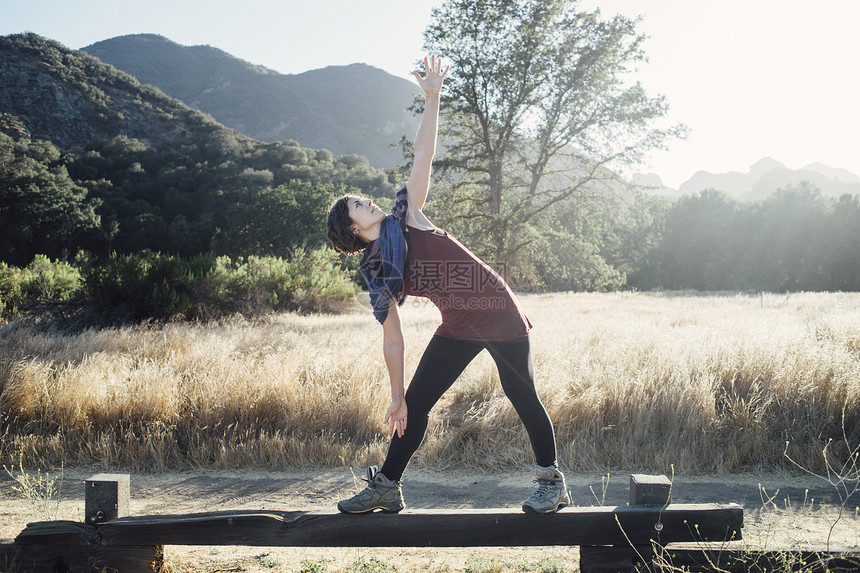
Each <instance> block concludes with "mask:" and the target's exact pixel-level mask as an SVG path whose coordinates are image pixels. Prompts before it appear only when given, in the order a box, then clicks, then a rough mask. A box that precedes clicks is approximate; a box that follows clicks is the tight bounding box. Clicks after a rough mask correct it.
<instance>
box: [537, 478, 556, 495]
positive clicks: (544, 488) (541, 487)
mask: <svg viewBox="0 0 860 573" xmlns="http://www.w3.org/2000/svg"><path fill="white" fill-rule="evenodd" d="M534 481H535V483H536V484H538V489H537V491H536V492H535V496H537V497H543V496H545V495H546V494H547V493H548V490H549V488H550V486H553V485H555V483H556V482H555V481H554V480H551V479H536V480H534Z"/></svg>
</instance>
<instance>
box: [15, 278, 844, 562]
mask: <svg viewBox="0 0 860 573" xmlns="http://www.w3.org/2000/svg"><path fill="white" fill-rule="evenodd" d="M521 300H522V303H523V306H524V308H525V309H526V312H527V313H528V315H529V316H530V318H531V320H532V322H533V323H534V324H535V329H534V330H533V334H532V337H533V349H534V360H535V367H536V371H537V379H538V384H539V392H540V394H541V395H542V397H543V400H544V402H545V404H546V406H547V409H548V410H549V412H550V415H551V417H552V418H553V420H554V423H555V426H556V433H557V436H558V443H559V458H560V462H561V464H562V466H563V468H564V469H565V470H566V471H567V472H568V477H569V482H568V483H569V486H570V487H571V489H572V493H573V494H574V500H575V503H576V504H577V505H595V504H599V503H601V502H603V501H605V502H606V503H608V504H616V503H624V499H625V495H626V492H625V486H626V475H627V473H629V472H654V473H665V474H667V475H669V474H672V475H673V476H674V477H673V479H674V480H675V484H676V485H675V487H676V488H677V489H675V490H674V493H673V499H675V500H676V501H686V502H692V501H701V502H708V501H737V502H740V503H742V504H743V505H744V507H745V512H746V520H745V521H746V525H745V533H744V536H745V539H747V540H750V542H751V543H752V544H753V546H755V544H757V543H759V544H763V545H766V544H769V543H773V542H777V543H788V544H790V545H792V544H794V545H797V544H801V545H802V544H819V545H820V544H823V543H824V542H825V541H827V540H828V538H830V537H832V541H833V542H834V543H837V544H841V545H855V546H856V545H857V543H858V538H857V532H858V519H860V518H858V509H857V507H856V506H857V498H856V495H854V496H853V497H852V498H851V499H850V500H849V501H848V503H842V500H841V499H840V497H839V495H838V492H836V491H835V489H834V488H833V487H832V486H830V485H829V484H827V483H826V482H824V481H823V480H820V479H818V478H813V477H811V476H809V475H807V474H805V473H804V472H803V471H801V470H800V469H799V468H798V467H797V466H795V465H794V463H793V462H792V461H790V460H789V459H788V458H787V457H786V455H785V454H786V452H787V453H788V455H789V456H790V457H791V459H792V460H794V461H795V462H797V463H798V464H800V465H802V466H803V467H805V468H808V469H811V470H814V471H824V470H825V468H824V455H823V451H824V448H825V445H827V443H828V441H829V440H832V441H833V442H832V444H831V445H830V446H829V447H828V448H827V455H828V456H829V460H830V462H831V464H833V466H835V467H839V466H840V465H841V464H842V463H844V462H845V461H846V460H847V459H848V451H849V449H852V448H857V447H858V446H860V294H811V293H810V294H787V295H785V294H783V295H775V294H764V295H755V296H735V295H707V296H705V295H697V294H695V293H688V294H679V293H673V294H644V293H636V294H553V295H526V296H523V297H522V299H521ZM402 315H403V317H404V327H405V331H406V337H407V374H408V373H409V372H411V371H412V370H414V368H415V367H416V365H417V362H418V359H419V357H420V355H421V352H422V350H423V348H424V345H425V344H426V342H427V341H428V340H429V338H430V337H431V336H432V334H433V330H434V328H435V325H436V324H437V323H438V320H439V318H438V312H437V311H436V310H435V309H434V308H433V307H432V305H430V304H429V303H425V301H423V300H415V299H410V300H409V301H407V304H406V308H405V309H404V311H403V313H402ZM380 347H381V329H380V328H379V326H378V325H377V324H376V323H375V321H374V320H373V318H372V316H371V315H370V313H369V312H368V310H367V309H366V308H363V307H362V306H361V305H360V304H358V305H357V306H356V308H355V309H354V311H352V312H349V313H347V314H343V315H324V316H300V315H295V314H281V315H273V316H270V317H267V318H265V319H260V320H255V321H250V320H245V319H241V318H236V319H234V320H231V321H226V322H223V323H220V324H180V323H177V324H167V325H146V326H139V327H134V328H131V327H129V328H119V329H107V330H94V331H86V332H81V333H76V334H68V333H65V334H63V333H58V332H55V331H51V330H45V329H37V328H32V327H26V326H23V325H20V324H6V325H2V326H0V416H2V419H0V423H2V430H0V458H2V463H3V464H6V465H11V464H16V465H17V464H19V463H20V462H23V465H24V467H25V468H40V469H42V470H51V471H52V473H53V475H56V473H57V469H58V467H59V466H60V465H61V464H63V465H64V466H65V468H66V469H65V471H66V476H67V477H66V484H67V485H66V486H65V488H64V493H63V495H62V501H61V502H60V503H59V504H58V505H57V506H56V509H57V513H56V516H55V518H56V517H59V518H63V519H80V512H81V511H82V507H83V501H82V491H78V490H80V486H79V485H78V484H80V482H81V480H83V479H84V478H85V477H87V475H90V474H92V473H96V472H98V471H101V470H120V471H129V472H131V473H132V513H133V514H145V513H173V512H193V511H208V510H214V509H234V508H242V507H247V508H275V509H306V510H323V511H331V510H332V508H333V506H334V503H335V502H336V500H337V499H340V498H342V497H344V496H347V495H349V494H351V493H352V491H353V489H354V487H355V485H356V484H355V481H356V480H355V479H354V478H352V477H351V476H352V475H353V472H354V473H356V474H360V473H361V471H362V466H363V465H365V464H369V463H379V462H381V460H382V458H383V457H384V453H385V449H386V438H385V436H384V433H383V432H384V427H383V425H382V417H383V414H384V410H385V408H386V406H387V404H388V400H389V396H388V381H387V374H386V370H385V366H384V362H383V360H382V356H381V348H380ZM787 443H788V446H786V444H787ZM853 459H854V464H855V465H853V466H850V467H849V468H848V470H849V472H850V471H853V474H851V475H849V476H848V477H850V478H852V479H854V482H853V483H854V486H855V487H856V482H857V480H858V478H860V476H858V475H857V470H858V467H857V465H856V464H857V457H856V450H855V457H854V458H853ZM530 463H531V454H530V451H529V447H528V441H527V438H526V436H525V432H524V431H523V430H522V428H521V425H520V423H519V421H518V419H517V417H516V415H515V414H514V412H513V409H512V408H511V406H510V405H509V403H508V402H507V400H506V399H505V398H504V396H503V394H502V393H501V390H500V388H499V384H498V380H497V375H496V373H495V368H494V365H493V363H492V361H491V360H490V358H489V357H488V356H487V355H486V353H483V354H482V355H480V356H479V357H478V359H477V360H476V361H475V362H474V363H473V364H472V365H471V366H470V367H469V368H468V369H467V371H466V372H465V373H464V375H463V376H462V377H461V379H460V380H459V381H458V382H457V383H456V384H455V386H454V387H453V388H452V389H451V390H450V391H449V393H448V394H447V395H446V396H445V397H444V398H443V400H442V402H441V403H440V404H439V405H438V406H437V408H436V410H434V413H433V414H432V420H431V427H430V432H429V435H428V438H427V440H426V442H425V444H424V445H423V446H422V448H421V449H420V450H419V453H418V456H417V458H416V459H415V460H414V462H413V464H412V466H411V467H410V469H409V470H407V476H406V477H405V478H404V479H405V480H406V482H407V485H406V495H407V504H409V506H410V507H412V508H418V509H420V508H422V507H440V504H441V505H442V506H444V507H450V508H456V507H500V506H501V507H511V508H513V509H512V510H517V508H518V504H519V502H520V501H521V500H522V499H523V498H524V497H525V496H527V495H528V493H529V491H530V487H531V484H530V482H529V477H528V473H529V464H530ZM609 473H611V474H612V485H610V486H609V488H608V496H606V499H605V500H603V499H599V498H600V497H601V496H602V495H606V494H607V492H606V491H604V492H603V494H601V487H602V485H603V478H602V476H604V475H606V476H608V475H609ZM308 476H311V477H310V479H308ZM451 484H456V488H455V490H456V491H454V493H453V494H452V493H451V492H452V490H451ZM759 484H761V485H759ZM13 488H14V483H13V481H12V480H11V476H7V475H2V476H0V500H2V504H0V517H3V519H2V521H3V522H4V523H5V526H4V528H2V529H0V537H3V536H13V535H15V534H16V532H17V531H20V529H21V528H22V527H23V526H24V524H25V523H26V522H27V521H28V520H30V519H31V518H32V517H31V516H32V515H33V513H32V512H33V509H32V507H30V506H29V505H28V503H27V500H25V499H21V497H20V495H19V494H17V493H16V492H15V491H14V489H13ZM440 488H441V489H440ZM440 492H444V495H442V496H441V497H440ZM451 496H453V497H451ZM449 497H450V499H449ZM440 500H441V501H440ZM840 507H842V508H843V509H844V511H843V512H842V514H840ZM834 524H837V526H835V527H834ZM575 555H576V551H575V549H571V548H543V549H540V550H538V549H533V550H531V551H528V550H513V549H511V550H510V551H508V550H506V549H493V550H484V551H479V550H471V549H469V550H462V551H458V550H445V551H438V550H427V549H424V550H420V549H416V550H414V551H413V550H402V549H401V550H394V549H392V550H390V551H382V550H378V551H364V552H361V551H358V552H356V551H352V550H349V551H348V550H332V551H312V550H306V551H305V550H303V551H295V550H294V551H292V552H285V551H280V550H278V551H275V550H268V549H266V550H261V549H260V548H221V549H218V548H197V549H191V548H174V549H171V550H170V551H169V552H168V569H169V570H170V571H174V572H176V573H198V572H203V571H214V570H230V571H264V572H265V571H316V572H322V571H326V572H328V573H334V572H344V573H352V572H357V571H361V572H362V573H366V572H371V571H380V572H382V571H394V570H398V571H419V570H420V571H432V572H440V573H441V572H449V571H468V572H471V573H484V572H486V573H490V572H496V573H503V572H507V571H545V572H549V571H554V572H561V571H575V570H576V558H575Z"/></svg>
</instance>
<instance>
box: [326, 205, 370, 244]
mask: <svg viewBox="0 0 860 573" xmlns="http://www.w3.org/2000/svg"><path fill="white" fill-rule="evenodd" d="M353 198H354V196H353V195H344V196H343V197H341V198H340V199H337V200H336V201H335V202H334V203H332V205H331V207H329V210H328V220H327V221H326V233H327V234H328V239H329V240H330V241H331V242H332V245H333V246H334V250H335V251H337V252H339V253H344V254H347V255H354V254H355V253H358V252H359V251H363V250H364V248H365V247H366V246H367V243H366V242H365V241H364V239H362V238H361V237H359V236H358V235H356V234H355V233H353V232H352V218H351V217H350V216H349V203H348V202H349V200H350V199H353Z"/></svg>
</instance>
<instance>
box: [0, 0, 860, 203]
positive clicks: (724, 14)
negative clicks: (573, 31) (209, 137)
mask: <svg viewBox="0 0 860 573" xmlns="http://www.w3.org/2000/svg"><path fill="white" fill-rule="evenodd" d="M441 3H442V2H441V0H364V1H362V2H357V1H355V0H313V1H309V0H245V1H244V2H236V1H235V0H216V1H203V0H184V1H177V0H169V1H167V0H149V1H148V2H140V1H139V0H136V1H134V2H131V1H127V0H63V1H57V0H50V1H49V0H0V35H6V34H10V33H18V32H23V31H32V32H35V33H37V34H40V35H42V36H46V37H48V38H51V39H54V40H57V41H59V42H61V43H62V44H64V45H66V46H68V47H70V48H75V49H78V48H82V47H84V46H87V45H89V44H92V43H94V42H97V41H99V40H104V39H107V38H111V37H114V36H119V35H124V34H135V33H157V34H161V35H163V36H166V37H168V38H169V39H171V40H173V41H175V42H178V43H180V44H184V45H197V44H209V45H211V46H214V47H216V48H220V49H222V50H224V51H226V52H229V53H231V54H233V55H235V56H237V57H239V58H242V59H245V60H248V61H250V62H252V63H255V64H261V65H264V66H266V67H268V68H272V69H274V70H277V71H279V72H282V73H285V74H292V73H299V72H303V71H307V70H310V69H315V68H320V67H324V66H327V65H343V64H350V63H353V62H364V63H367V64H370V65H373V66H376V67H379V68H382V69H384V70H386V71H388V72H390V73H392V74H395V75H399V76H402V77H409V72H410V70H411V69H412V67H413V63H414V62H415V61H416V60H417V59H418V58H420V57H421V56H422V51H421V46H422V37H421V35H422V32H423V31H424V28H425V27H426V25H427V23H428V21H429V18H430V10H431V7H433V6H438V5H440V4H441ZM582 5H583V7H586V8H589V9H590V8H594V7H598V6H599V7H600V8H601V11H602V12H603V14H604V15H605V16H609V15H613V14H616V13H621V14H624V15H627V16H631V17H634V16H637V15H642V17H643V20H642V22H641V24H640V30H641V31H642V32H644V33H646V34H647V35H648V36H650V39H649V40H648V42H647V43H646V44H645V50H646V52H647V54H648V56H649V59H650V62H649V63H648V64H647V65H644V66H642V68H641V69H640V72H639V76H638V77H639V78H640V80H641V82H642V84H643V85H644V86H645V88H646V89H647V91H648V92H649V93H650V94H652V95H655V94H663V95H665V96H666V97H667V99H668V101H669V103H670V105H671V110H670V118H671V119H672V120H673V121H680V122H684V123H686V124H687V125H688V126H689V127H690V129H691V133H690V136H689V138H688V139H687V140H686V141H675V142H673V143H671V148H670V150H669V151H661V152H656V153H654V154H653V155H652V157H651V159H650V161H649V163H648V164H646V165H644V166H642V167H641V168H640V169H639V170H640V171H643V172H654V173H657V174H658V175H660V176H661V177H662V178H663V181H664V182H665V183H666V184H668V185H670V186H673V187H677V186H678V185H679V184H680V183H682V182H683V181H685V180H686V179H688V178H689V177H690V176H691V175H692V174H693V173H694V172H695V171H698V170H706V171H711V172H724V171H741V172H746V171H748V170H749V166H750V165H751V164H752V163H754V162H756V161H758V160H759V159H761V158H763V157H766V156H769V157H773V158H774V159H777V160H779V161H782V162H783V163H785V164H786V165H787V166H788V167H791V168H795V169H797V168H800V167H803V166H804V165H807V164H809V163H812V162H822V163H825V164H827V165H830V166H831V167H841V168H844V169H848V170H850V171H853V172H854V173H857V174H860V41H858V39H857V25H858V23H860V0H605V1H598V0H583V2H582ZM344 89H349V86H344Z"/></svg>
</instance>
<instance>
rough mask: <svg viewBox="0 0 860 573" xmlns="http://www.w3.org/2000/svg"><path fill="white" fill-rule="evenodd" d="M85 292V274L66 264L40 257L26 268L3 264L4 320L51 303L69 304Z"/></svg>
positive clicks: (0, 295) (0, 304)
mask: <svg viewBox="0 0 860 573" xmlns="http://www.w3.org/2000/svg"><path fill="white" fill-rule="evenodd" d="M80 290H81V273H80V271H78V269H76V268H75V267H73V266H72V265H70V264H69V263H67V262H65V261H53V260H51V259H50V258H48V257H46V256H45V255H36V257H35V258H34V259H33V261H32V262H31V263H30V264H29V265H27V266H26V267H25V268H23V269H22V268H17V267H12V266H9V265H7V264H6V263H2V262H0V318H3V319H9V318H14V317H15V316H17V315H18V314H19V313H21V312H24V311H26V310H29V309H32V308H34V307H36V306H38V305H40V304H45V303H48V302H51V301H68V300H71V299H72V298H74V297H75V296H76V295H78V294H79V292H80Z"/></svg>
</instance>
